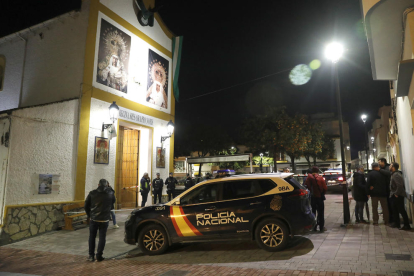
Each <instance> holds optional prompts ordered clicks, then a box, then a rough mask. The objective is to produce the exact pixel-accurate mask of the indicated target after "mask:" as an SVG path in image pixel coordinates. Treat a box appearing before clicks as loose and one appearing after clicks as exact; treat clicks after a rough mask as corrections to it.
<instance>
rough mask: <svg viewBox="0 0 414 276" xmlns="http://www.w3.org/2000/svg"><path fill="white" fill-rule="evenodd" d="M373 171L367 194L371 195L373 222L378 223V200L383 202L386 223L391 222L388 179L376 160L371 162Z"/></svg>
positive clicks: (369, 176)
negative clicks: (381, 171)
mask: <svg viewBox="0 0 414 276" xmlns="http://www.w3.org/2000/svg"><path fill="white" fill-rule="evenodd" d="M371 167H372V171H370V172H369V173H368V177H367V194H368V195H369V196H371V204H372V217H373V224H374V225H378V219H379V215H378V202H380V203H381V208H382V214H383V217H384V223H385V224H388V223H389V213H388V203H387V187H386V186H387V185H389V183H387V180H386V178H385V177H383V175H382V174H381V173H380V166H379V164H378V163H376V162H374V163H372V164H371Z"/></svg>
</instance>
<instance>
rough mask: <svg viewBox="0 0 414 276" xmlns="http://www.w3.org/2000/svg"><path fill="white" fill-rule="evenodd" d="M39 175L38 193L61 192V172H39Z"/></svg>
mask: <svg viewBox="0 0 414 276" xmlns="http://www.w3.org/2000/svg"><path fill="white" fill-rule="evenodd" d="M38 176H39V178H38V179H39V182H38V184H37V194H39V195H47V194H59V191H60V174H39V175H38Z"/></svg>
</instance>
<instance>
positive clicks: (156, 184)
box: [152, 172, 164, 204]
mask: <svg viewBox="0 0 414 276" xmlns="http://www.w3.org/2000/svg"><path fill="white" fill-rule="evenodd" d="M163 186H164V181H163V180H162V179H161V178H160V173H159V172H157V177H156V178H155V179H153V180H152V189H153V191H154V204H157V198H158V203H161V196H162V187H163Z"/></svg>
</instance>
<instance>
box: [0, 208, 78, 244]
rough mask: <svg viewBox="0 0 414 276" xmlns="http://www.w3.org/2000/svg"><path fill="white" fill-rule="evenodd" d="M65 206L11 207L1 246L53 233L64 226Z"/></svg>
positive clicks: (5, 223) (0, 239)
mask: <svg viewBox="0 0 414 276" xmlns="http://www.w3.org/2000/svg"><path fill="white" fill-rule="evenodd" d="M64 205H66V204H49V205H37V206H26V207H9V208H8V209H7V214H6V220H5V222H4V226H3V229H2V232H1V234H0V245H3V244H8V243H11V242H15V241H18V240H21V239H24V238H28V237H31V236H35V235H38V234H42V233H45V232H48V231H53V230H56V229H58V228H60V227H62V226H64V225H65V218H64V213H63V210H62V208H63V206H64ZM72 211H77V210H72ZM82 211H83V210H82ZM83 218H84V217H83V216H82V217H77V218H76V219H74V221H75V220H80V219H83Z"/></svg>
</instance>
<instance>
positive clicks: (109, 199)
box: [85, 179, 114, 262]
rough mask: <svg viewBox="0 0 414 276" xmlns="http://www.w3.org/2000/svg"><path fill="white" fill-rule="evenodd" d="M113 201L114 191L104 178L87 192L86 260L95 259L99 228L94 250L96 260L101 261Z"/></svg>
mask: <svg viewBox="0 0 414 276" xmlns="http://www.w3.org/2000/svg"><path fill="white" fill-rule="evenodd" d="M113 203H114V193H113V192H112V189H111V188H109V187H108V181H106V179H101V180H99V186H98V189H96V190H93V191H91V192H90V193H89V195H88V197H87V198H86V200H85V212H86V215H87V216H88V218H89V219H90V223H89V258H88V261H91V262H93V261H95V240H96V234H97V233H98V230H99V243H98V250H97V252H96V261H98V262H101V261H103V260H104V259H105V258H104V257H102V255H103V251H104V248H105V243H106V231H107V230H108V224H109V219H110V216H111V206H112V204H113Z"/></svg>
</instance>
